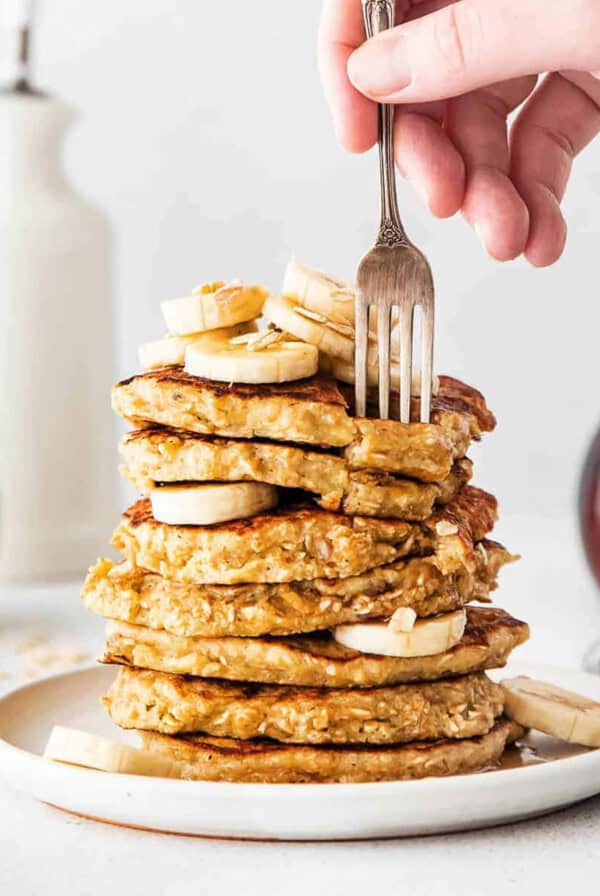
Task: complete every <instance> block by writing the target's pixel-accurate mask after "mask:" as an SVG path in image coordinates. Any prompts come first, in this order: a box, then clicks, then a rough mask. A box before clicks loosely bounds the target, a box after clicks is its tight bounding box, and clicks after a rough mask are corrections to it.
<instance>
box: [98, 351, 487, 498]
mask: <svg viewBox="0 0 600 896" xmlns="http://www.w3.org/2000/svg"><path fill="white" fill-rule="evenodd" d="M442 381H443V382H442V384H441V386H440V393H439V395H437V396H436V397H435V398H434V400H433V405H432V407H433V410H432V418H431V421H432V422H431V423H417V422H415V423H411V424H403V423H399V422H398V421H396V420H387V421H385V420H384V421H378V420H370V421H360V420H355V419H353V418H352V417H350V415H349V414H348V412H347V408H346V402H345V399H344V397H343V395H342V393H341V392H340V390H339V388H338V387H337V385H336V383H335V382H334V381H333V380H328V379H324V378H322V377H318V376H317V377H311V378H310V379H307V380H300V381H298V382H296V383H284V384H280V385H267V386H248V385H243V384H235V383H234V384H231V385H227V384H225V383H216V382H214V381H212V380H205V379H202V378H200V377H193V376H190V375H189V374H187V373H185V372H184V371H182V370H181V369H180V368H175V367H172V368H171V367H170V368H163V369H161V370H156V371H150V372H148V373H145V374H141V375H139V376H136V377H133V378H131V379H129V380H125V381H123V382H122V383H118V384H117V385H116V386H115V387H114V389H113V407H114V409H115V411H116V412H117V413H118V414H120V415H121V416H122V417H125V418H126V419H127V420H130V421H132V422H133V423H134V424H136V425H137V426H140V425H145V424H148V423H153V424H161V425H164V426H168V427H172V428H175V429H181V430H188V431H191V432H196V433H200V434H203V435H218V436H225V437H228V438H245V439H254V438H259V439H270V440H274V441H284V442H300V443H307V444H311V445H321V446H324V447H333V448H345V447H347V448H348V450H347V452H346V453H347V456H348V461H349V464H350V466H351V467H352V468H354V469H376V470H384V471H385V472H390V473H400V474H402V475H406V476H411V477H413V478H415V479H422V480H423V481H426V482H437V481H441V480H442V479H445V478H446V476H448V475H449V473H450V470H451V468H452V464H453V462H454V461H455V460H456V458H458V457H464V455H465V454H466V451H467V448H468V446H469V443H470V441H471V439H472V438H479V436H480V435H481V433H482V432H483V431H487V430H488V429H491V428H493V426H494V423H495V421H494V418H493V416H492V415H491V414H490V412H489V411H487V408H486V407H485V402H483V398H482V396H481V395H480V393H478V392H477V391H476V390H474V389H471V388H470V387H469V386H466V385H465V384H464V383H459V381H458V380H452V379H451V378H449V377H442ZM378 440H380V441H382V442H383V443H384V445H385V448H384V450H383V451H381V450H380V449H379V447H378V445H377V442H378Z"/></svg>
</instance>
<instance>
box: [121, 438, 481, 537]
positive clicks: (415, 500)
mask: <svg viewBox="0 0 600 896" xmlns="http://www.w3.org/2000/svg"><path fill="white" fill-rule="evenodd" d="M120 450H121V454H122V455H123V457H124V459H125V461H126V464H125V465H124V466H123V467H121V472H122V473H123V475H124V476H125V477H126V478H127V479H129V480H130V482H132V483H133V485H134V486H135V487H136V488H137V489H138V491H140V492H141V493H142V494H143V495H149V494H150V493H151V492H152V490H153V489H155V488H156V487H157V486H158V485H160V484H163V483H174V482H177V483H182V482H186V483H187V482H189V483H192V482H240V481H254V482H268V483H269V484H271V485H276V486H279V487H281V488H286V489H301V490H303V491H306V492H312V493H313V494H314V495H315V497H316V500H317V503H318V504H319V505H320V506H321V507H323V508H324V509H326V510H342V511H343V512H344V513H350V514H356V515H358V516H381V517H390V518H394V519H405V520H424V519H426V518H427V517H428V516H430V515H431V513H432V512H433V508H434V505H435V504H447V503H448V502H449V501H451V500H452V499H453V498H455V497H456V495H457V494H458V491H459V490H460V488H461V487H462V486H463V485H465V484H466V483H467V482H468V481H469V480H470V478H471V475H472V468H473V465H472V464H471V461H469V460H468V459H466V458H462V459H460V460H457V461H455V463H454V466H453V467H452V470H451V471H450V474H449V475H448V476H447V477H446V478H445V479H444V480H443V481H442V482H440V483H433V482H432V483H424V482H418V481H417V480H414V479H406V478H404V477H399V476H395V475H394V474H392V473H384V472H379V473H370V472H367V471H365V470H355V471H352V470H350V469H349V468H348V464H347V463H346V461H345V460H344V458H342V457H339V456H338V455H335V454H330V453H327V452H325V451H317V450H315V449H308V448H306V447H300V446H297V445H285V444H282V443H277V442H261V441H257V440H247V439H223V438H219V437H216V436H201V435H198V434H197V433H189V432H183V431H181V430H174V429H168V428H167V427H151V428H148V429H144V430H136V431H135V432H132V433H129V434H128V435H127V436H126V437H125V438H124V439H123V440H122V442H121V446H120Z"/></svg>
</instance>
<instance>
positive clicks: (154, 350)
mask: <svg viewBox="0 0 600 896" xmlns="http://www.w3.org/2000/svg"><path fill="white" fill-rule="evenodd" d="M257 330H258V327H257V325H256V321H254V320H249V321H246V322H244V323H243V324H236V325H235V327H223V328H222V329H220V330H209V331H208V332H207V333H191V334H190V335H189V336H176V335H175V334H174V333H169V334H167V335H166V336H163V338H162V339H155V340H153V341H152V342H144V343H143V344H142V345H140V347H139V350H138V356H139V361H140V367H141V368H142V370H155V369H156V368H158V367H183V365H184V364H185V350H186V348H187V347H188V345H202V342H203V341H205V340H206V339H208V338H212V337H213V336H214V337H218V338H219V339H224V340H228V339H234V338H235V337H236V336H242V335H243V334H244V333H256V331H257Z"/></svg>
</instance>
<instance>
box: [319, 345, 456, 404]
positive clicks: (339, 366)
mask: <svg viewBox="0 0 600 896" xmlns="http://www.w3.org/2000/svg"><path fill="white" fill-rule="evenodd" d="M319 373H322V374H323V375H324V376H332V377H333V378H334V379H336V380H339V381H340V382H341V383H348V384H349V385H352V384H354V382H355V379H356V377H355V368H354V361H352V362H351V363H348V362H347V361H341V360H340V359H339V358H334V357H332V356H331V355H326V354H324V353H323V352H320V354H319ZM390 374H391V386H392V391H394V392H398V391H399V390H400V365H399V363H398V362H397V361H394V359H393V358H392V362H391V365H390ZM367 383H368V385H369V386H371V387H373V388H376V387H377V385H378V383H379V368H378V366H377V357H376V351H375V348H374V347H373V348H372V349H370V350H369V361H368V364H367ZM439 389H440V381H439V378H438V377H437V376H434V377H433V394H434V395H437V394H438V392H439ZM411 390H412V394H413V395H420V394H421V377H420V375H419V374H418V373H415V374H414V375H413V380H412V386H411Z"/></svg>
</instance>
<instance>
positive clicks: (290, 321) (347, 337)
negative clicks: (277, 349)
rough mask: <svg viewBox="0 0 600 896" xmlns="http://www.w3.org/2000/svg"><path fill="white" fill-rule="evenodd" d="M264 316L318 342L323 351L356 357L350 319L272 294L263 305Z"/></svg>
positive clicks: (348, 358)
mask: <svg viewBox="0 0 600 896" xmlns="http://www.w3.org/2000/svg"><path fill="white" fill-rule="evenodd" d="M263 314H264V316H265V318H266V319H267V320H268V321H270V322H271V323H273V324H275V326H277V327H279V329H280V330H285V331H286V332H288V333H291V334H292V336H295V337H296V338H297V339H301V340H302V342H308V343H309V344H310V345H316V346H317V348H319V349H320V350H321V351H322V352H327V354H328V355H332V356H333V357H334V358H340V359H341V360H342V361H346V362H352V361H353V360H354V327H353V326H352V325H351V324H348V323H342V322H337V321H332V320H330V319H329V318H327V317H325V315H323V314H320V313H319V312H317V311H310V310H308V309H306V308H303V307H302V306H301V305H298V304H297V303H296V300H295V299H292V298H290V297H289V296H269V298H268V299H267V301H266V302H265V305H264V308H263Z"/></svg>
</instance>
